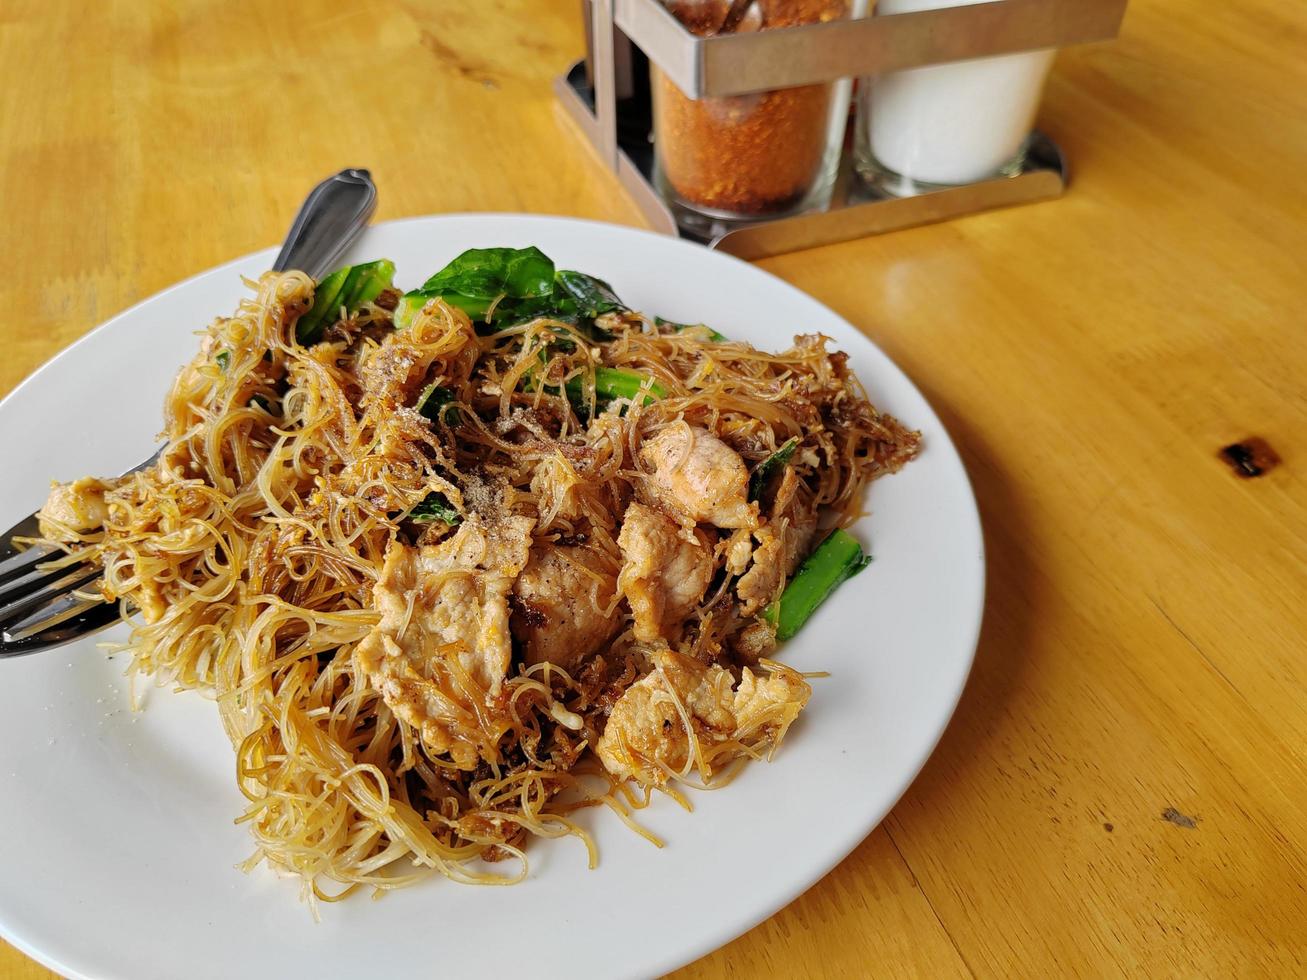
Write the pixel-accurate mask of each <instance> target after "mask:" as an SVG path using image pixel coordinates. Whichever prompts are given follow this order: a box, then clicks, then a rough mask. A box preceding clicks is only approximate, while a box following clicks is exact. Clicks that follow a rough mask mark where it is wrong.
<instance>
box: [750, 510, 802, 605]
mask: <svg viewBox="0 0 1307 980" xmlns="http://www.w3.org/2000/svg"><path fill="white" fill-rule="evenodd" d="M813 531H814V527H813V526H812V525H808V526H806V527H796V526H795V525H793V524H790V523H789V522H787V521H782V522H781V524H780V526H779V529H778V528H777V527H776V526H773V525H767V526H765V527H762V528H759V529H758V531H756V532H755V534H754V536H755V537H756V538H757V539H758V545H757V547H756V548H754V549H753V560H752V562H751V563H750V565H749V570H748V571H747V572H745V573H744V574H743V575H742V576H741V577H740V581H739V582H738V583H737V584H736V586H735V594H736V595H737V596H738V597H739V599H740V615H742V616H753V615H755V614H756V613H758V612H761V611H762V609H763V608H764V607H765V606H766V605H767V604H768V603H769V602H771V601H772V600H773V599H775V598H776V597H777V596H779V595H780V594H781V590H782V589H784V588H785V583H786V582H787V581H788V580H789V577H790V575H792V574H793V573H794V570H795V569H796V568H798V567H799V563H800V562H801V561H802V560H803V557H804V555H805V554H806V553H807V551H808V546H809V545H810V544H812V535H813Z"/></svg>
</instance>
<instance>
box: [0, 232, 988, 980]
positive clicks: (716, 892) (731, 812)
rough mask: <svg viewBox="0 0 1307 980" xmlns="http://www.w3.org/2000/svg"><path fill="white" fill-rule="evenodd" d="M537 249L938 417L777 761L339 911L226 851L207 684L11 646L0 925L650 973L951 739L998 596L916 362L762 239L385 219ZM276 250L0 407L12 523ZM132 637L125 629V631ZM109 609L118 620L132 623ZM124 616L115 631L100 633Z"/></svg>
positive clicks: (228, 969) (402, 962)
mask: <svg viewBox="0 0 1307 980" xmlns="http://www.w3.org/2000/svg"><path fill="white" fill-rule="evenodd" d="M532 244H533V245H538V246H540V248H542V249H543V250H544V251H545V252H546V253H547V254H548V255H550V256H551V257H552V258H553V259H554V260H555V261H557V262H558V263H559V265H560V266H563V267H568V268H576V269H582V270H584V271H587V272H591V273H594V274H595V275H598V276H601V277H603V278H605V279H607V280H609V281H610V282H611V283H612V284H613V286H614V288H615V289H616V291H617V293H618V295H620V296H622V297H623V299H624V300H625V301H626V302H628V303H630V304H631V305H632V306H634V307H635V308H638V309H641V310H644V311H647V312H650V313H658V314H660V315H662V316H665V317H667V318H669V319H673V320H679V321H692V322H700V321H702V322H707V323H709V324H711V325H713V326H714V327H716V328H717V329H719V330H721V331H722V332H723V333H725V334H727V335H729V336H731V337H738V338H742V339H746V340H749V341H751V342H752V343H754V344H755V345H757V346H758V347H763V348H768V349H774V350H779V349H783V348H785V347H787V346H788V345H789V343H790V340H791V338H792V335H793V334H795V333H798V332H812V331H821V332H823V333H826V334H828V335H830V336H831V337H833V338H834V341H835V345H836V346H837V347H838V348H840V349H842V350H845V351H848V352H849V354H850V355H851V357H852V364H853V367H854V368H855V370H856V371H857V373H858V375H859V377H860V378H861V379H862V381H863V382H864V384H865V385H866V387H867V389H868V391H869V392H870V394H871V397H872V399H873V401H874V402H876V403H877V404H878V405H880V406H881V407H883V408H885V409H887V410H889V411H891V412H893V413H894V414H895V415H897V416H899V417H900V418H901V419H903V420H904V421H906V422H908V423H909V424H911V425H914V426H916V427H918V428H920V429H921V431H922V432H923V434H924V437H925V449H924V451H923V452H922V454H921V457H920V458H919V459H918V460H916V461H915V462H913V463H912V464H911V465H909V466H908V467H907V468H906V469H904V470H903V471H902V472H901V473H899V474H898V475H896V476H892V477H888V478H886V479H884V480H881V481H879V482H877V483H875V484H874V485H873V487H872V489H871V492H870V503H871V507H872V514H871V516H870V517H868V518H866V519H864V520H863V521H862V522H861V523H860V524H859V525H858V526H857V528H856V533H857V534H858V535H859V536H860V537H861V538H862V539H863V541H864V542H866V543H869V544H870V547H871V550H872V551H873V552H874V554H875V557H876V560H875V562H873V564H872V565H871V566H870V567H869V568H868V569H867V571H866V572H864V573H863V574H862V575H860V576H859V577H858V578H856V579H853V580H852V581H851V582H849V583H847V584H845V585H844V586H842V587H841V588H840V590H839V591H838V593H837V594H836V596H835V597H834V598H832V599H831V600H830V601H829V602H828V603H827V604H826V605H825V606H823V607H822V609H821V610H820V611H819V612H818V614H817V615H816V616H815V617H814V618H813V620H812V621H811V622H810V623H809V624H808V625H807V626H805V627H804V629H803V631H802V632H801V633H800V634H799V636H798V637H797V638H795V639H794V640H793V641H791V642H790V643H789V644H787V645H786V646H785V648H784V650H783V652H782V654H781V656H782V659H784V660H785V661H786V662H787V663H790V664H792V665H794V666H795V667H798V668H800V669H802V670H829V671H830V673H831V677H830V678H829V679H824V680H822V679H818V680H814V681H813V696H812V700H811V702H810V704H809V706H808V709H807V710H806V711H805V712H804V714H803V716H802V717H801V718H800V720H799V722H798V723H796V724H795V726H794V727H793V729H792V730H791V732H790V735H789V738H788V739H787V740H786V742H785V745H784V747H783V748H782V750H781V751H780V753H779V754H778V755H777V757H776V760H775V761H774V762H773V763H772V764H770V765H753V766H750V767H749V768H748V769H747V770H746V771H745V772H744V774H743V775H742V776H741V777H740V778H739V779H737V780H736V781H735V782H734V783H733V784H732V785H731V786H729V787H728V788H726V789H724V790H722V791H720V792H714V793H699V794H695V795H694V802H695V805H696V810H695V812H694V813H692V814H691V813H686V812H684V811H682V810H681V809H679V808H678V807H677V806H676V805H675V804H674V803H672V802H671V801H670V800H666V799H661V800H657V801H655V803H654V805H653V806H652V807H651V808H650V809H649V810H647V811H645V813H644V815H643V819H644V821H645V822H646V823H647V824H648V825H649V826H650V827H651V828H652V829H653V830H654V831H655V832H656V833H658V834H659V835H660V836H662V837H663V838H664V839H665V840H666V842H667V846H666V847H665V848H664V849H662V850H658V849H656V848H654V847H653V846H651V845H650V844H649V843H647V842H646V841H644V840H643V839H641V838H639V837H637V836H635V835H634V834H632V833H631V832H630V831H628V830H626V829H625V828H624V827H623V826H622V825H621V823H620V822H619V821H618V820H617V819H616V818H615V817H614V816H612V815H611V814H609V813H607V812H606V811H599V810H596V811H593V812H592V814H591V815H590V818H589V826H591V828H592V829H593V831H594V833H595V836H596V838H597V841H598V845H599V849H600V864H599V867H598V869H596V870H594V871H589V870H587V868H586V862H585V853H584V849H583V847H582V846H581V844H580V843H579V842H578V841H576V840H574V839H567V840H560V841H533V842H532V843H531V845H530V848H529V854H530V858H531V874H530V877H529V878H528V880H527V881H525V882H524V883H522V884H521V885H518V886H516V887H512V888H478V887H469V886H461V885H455V884H452V883H450V882H447V881H444V880H442V879H434V880H431V881H429V882H426V883H423V884H421V885H418V886H417V887H414V888H409V889H404V890H401V891H398V892H394V893H392V894H388V895H386V896H385V897H384V898H383V899H381V900H380V901H372V900H370V899H369V898H368V897H367V896H366V895H360V896H356V897H354V898H352V899H350V900H348V901H346V902H344V903H343V904H339V905H328V906H324V907H323V916H322V922H321V923H318V924H315V923H314V922H313V920H312V918H311V916H310V914H309V911H308V909H307V908H306V907H305V906H303V905H301V904H300V903H299V902H298V901H297V898H296V895H297V888H296V883H295V882H293V881H290V880H285V879H280V878H277V877H276V876H274V875H273V874H271V873H269V872H268V871H267V870H266V869H265V868H260V869H259V870H258V871H256V872H255V873H253V874H251V875H245V874H242V873H241V872H240V871H238V870H236V869H235V867H234V865H235V864H236V863H237V862H238V861H240V860H241V859H243V858H244V857H245V856H246V855H247V854H248V853H249V852H250V849H251V848H250V841H249V839H248V838H247V834H246V831H245V830H244V828H243V827H238V826H236V825H234V824H233V823H232V818H234V817H235V816H236V815H237V814H239V813H240V812H241V810H242V803H243V799H242V797H241V795H240V793H239V792H238V791H237V789H236V783H235V778H234V776H235V767H234V765H233V755H232V749H231V746H230V745H229V744H228V742H227V740H226V738H225V736H224V735H223V734H222V730H221V726H220V724H219V721H218V716H217V711H216V709H215V708H214V706H213V705H212V704H211V703H210V702H208V701H206V700H205V699H203V698H202V697H200V696H198V695H196V694H182V695H177V694H174V693H172V692H171V691H169V690H160V689H153V688H151V689H150V690H149V691H148V697H147V698H146V704H145V708H144V710H143V711H142V712H139V713H136V714H133V713H132V711H131V710H130V709H129V707H128V703H127V687H126V681H125V680H124V678H123V676H122V675H123V669H124V668H125V666H126V663H125V658H124V657H123V656H117V657H114V658H113V659H112V660H108V659H106V657H105V656H104V654H103V653H102V652H100V651H98V650H97V649H96V648H95V646H94V641H88V642H83V643H81V644H79V645H77V646H74V647H69V648H65V649H61V650H55V651H51V652H47V653H44V654H38V655H35V656H31V657H27V658H22V659H19V660H14V661H9V662H3V663H0V787H3V791H2V792H0V934H3V935H4V936H5V938H7V939H8V940H9V941H10V942H12V943H14V944H15V945H17V946H18V947H19V948H21V949H23V950H25V951H26V952H27V953H29V954H31V955H32V956H34V957H36V958H37V959H38V960H40V961H42V962H43V963H45V964H46V965H47V966H49V967H51V968H52V969H55V970H58V971H59V972H61V973H63V974H66V975H70V976H75V977H83V976H85V977H97V978H105V977H123V978H132V980H143V978H154V977H158V978H174V977H181V976H186V977H192V978H199V977H217V978H229V977H242V978H244V980H255V978H262V977H278V978H285V977H292V976H308V975H317V976H324V977H327V976H350V977H392V976H411V975H416V974H418V973H419V972H421V973H423V974H437V973H439V974H441V975H446V976H482V975H489V974H492V973H494V974H498V973H502V972H503V971H504V970H506V969H511V970H513V971H516V972H522V971H525V973H526V975H530V976H536V977H552V976H567V977H571V978H581V977H601V976H602V977H611V976H623V975H628V976H649V975H653V974H657V973H661V972H664V971H667V970H671V969H673V968H675V967H677V966H680V965H681V964H684V963H687V962H689V961H690V960H693V959H695V958H696V957H699V956H701V955H703V954H705V953H707V952H709V951H710V950H712V949H714V948H715V947H717V946H720V945H722V944H723V943H725V942H727V941H729V940H730V939H732V938H733V937H735V936H737V935H739V934H740V933H742V932H744V931H745V930H746V929H749V928H750V927H752V926H753V925H755V924H756V923H758V922H760V921H762V920H763V919H764V918H766V917H767V916H769V915H771V914H772V913H773V912H775V911H776V910H777V909H779V908H781V907H782V906H783V905H785V904H786V903H788V902H790V901H791V900H793V899H794V898H795V897H796V896H798V895H799V893H800V892H802V891H803V890H804V889H806V888H807V887H809V886H810V885H811V884H813V882H815V881H816V880H817V879H818V878H820V877H821V876H822V875H824V874H825V873H826V872H827V871H829V870H830V869H831V868H832V867H833V866H834V865H835V864H836V863H837V862H838V861H840V860H841V859H842V858H843V857H844V856H845V855H846V854H847V853H848V852H849V851H850V850H852V848H853V847H854V846H855V845H856V844H857V843H858V842H859V841H860V840H861V839H862V838H863V837H864V836H866V834H867V833H869V832H870V831H871V830H872V829H873V828H874V827H875V826H876V824H877V823H879V822H880V820H881V819H882V818H883V817H884V816H885V814H886V813H887V812H888V811H889V809H890V807H891V806H892V805H893V804H894V802H895V801H896V800H897V799H898V798H899V796H900V794H902V792H903V791H904V790H905V789H906V788H907V786H908V784H909V783H910V782H911V781H912V779H913V777H914V776H915V775H916V773H917V771H918V770H919V769H920V768H921V766H922V764H923V763H924V762H925V760H926V757H927V756H928V755H929V754H930V751H931V749H932V748H933V747H934V745H935V743H936V741H937V740H938V738H939V736H940V734H941V733H942V732H943V730H944V726H945V725H946V724H947V722H948V719H949V716H950V715H951V714H952V712H953V708H954V705H955V704H956V702H957V699H958V696H959V695H960V693H961V691H962V686H963V683H964V682H965V680H966V677H967V672H968V670H969V669H970V666H971V659H972V654H973V651H974V649H975V642H976V636H977V632H978V629H979V624H980V613H981V606H982V602H983V592H984V557H983V554H982V543H981V535H980V525H979V520H978V517H977V513H976V505H975V501H974V499H973V497H972V495H971V489H970V486H969V484H968V482H967V477H966V473H965V472H964V470H963V468H962V464H961V461H960V460H959V459H958V455H957V452H956V451H955V450H954V448H953V445H952V443H951V442H950V441H949V438H948V436H947V435H946V434H945V432H944V428H943V426H942V425H941V424H940V421H939V419H938V418H936V417H935V414H934V412H932V411H931V409H930V406H929V405H927V404H926V402H925V400H924V399H923V398H922V396H921V395H920V393H918V391H917V390H916V389H915V388H914V387H913V386H912V383H911V382H910V381H908V379H907V378H906V377H905V376H904V375H903V373H902V372H901V371H899V369H898V368H897V367H895V366H894V364H893V363H892V362H891V361H890V360H889V359H888V358H887V357H886V356H885V355H884V354H882V353H881V352H880V351H879V350H878V349H877V348H876V347H874V346H873V345H872V344H871V343H870V342H869V341H868V340H867V339H866V338H865V337H863V336H862V334H860V333H859V332H858V331H857V330H855V329H854V328H853V327H851V326H850V325H849V324H847V323H846V322H845V321H843V320H841V319H840V318H839V317H838V316H836V315H835V314H834V313H832V312H831V311H830V310H828V309H826V307H824V306H822V305H821V304H819V303H817V302H816V301H815V300H813V299H812V298H810V297H808V296H806V295H804V294H803V293H801V292H799V291H798V290H797V289H795V288H793V287H792V286H789V285H787V284H786V283H784V282H782V281H780V280H779V279H776V278H774V277H772V276H770V275H768V274H766V273H764V272H762V271H760V270H759V269H756V268H754V267H752V266H750V265H747V264H746V263H744V262H740V261H737V260H736V259H733V258H730V257H728V256H725V255H721V254H719V253H716V252H710V251H707V250H705V249H703V248H700V247H698V246H695V245H690V244H687V243H685V242H682V241H677V240H674V239H671V238H666V237H662V236H658V235H653V234H649V233H646V232H641V231H636V230H632V229H629V228H620V227H615V226H612V225H604V224H595V223H590V222H584V221H576V220H570V219H561V218H548V217H529V216H521V215H454V216H444V217H431V218H418V219H413V220H408V221H399V222H392V223H389V224H385V225H381V226H379V227H376V228H374V229H372V230H370V231H369V232H368V233H367V235H366V236H365V237H364V238H363V240H362V241H361V243H360V244H359V245H358V247H357V248H356V249H355V250H354V252H353V255H352V257H351V261H360V260H363V259H365V258H376V257H380V256H385V257H388V258H391V259H394V260H395V262H396V264H397V265H398V267H399V281H400V284H401V285H404V286H411V285H413V284H416V283H417V282H419V281H420V280H421V279H423V278H425V277H426V276H427V275H429V274H430V273H431V272H433V271H434V270H436V269H438V268H440V266H442V265H443V264H444V263H445V262H446V261H447V260H448V259H450V258H452V257H453V256H454V255H455V254H457V253H458V252H459V251H461V250H462V249H464V248H470V247H473V246H492V245H513V246H524V245H532ZM274 254H275V252H274V250H272V249H269V250H268V251H266V252H261V253H259V254H257V255H251V256H248V257H246V258H243V259H239V260H237V261H235V262H232V263H229V264H227V265H225V266H222V267H221V268H218V269H214V270H212V271H210V272H206V273H204V274H203V275H200V276H196V277H195V278H194V279H190V280H188V281H187V282H184V283H181V284H180V285H178V286H174V287H173V288H172V289H169V290H167V291H165V292H163V293H160V294H159V295H158V296H155V297H153V298H152V299H148V300H146V301H145V302H144V303H141V304H140V305H139V306H136V307H134V308H133V309H131V310H128V311H127V312H126V313H123V314H121V315H120V316H118V317H115V318H114V319H113V320H110V321H109V322H108V323H106V324H105V325H103V326H102V327H100V328H99V329H98V330H96V331H94V332H93V333H91V334H89V335H87V336H86V337H85V338H83V339H82V340H80V341H79V342H78V343H76V344H74V345H73V346H72V347H70V348H69V349H68V350H66V351H64V352H63V353H62V354H60V355H59V356H58V357H56V358H55V359H54V360H53V361H51V362H50V363H49V364H47V365H45V367H43V368H41V370H40V371H38V372H37V373H36V374H35V375H33V376H32V377H31V378H29V379H28V380H27V381H26V382H25V383H24V384H23V385H22V386H21V387H19V388H18V389H17V390H16V391H15V392H14V393H13V394H12V395H10V396H9V398H7V399H6V400H5V401H4V402H3V403H0V459H4V460H5V461H6V466H5V470H6V472H5V475H4V479H3V485H2V486H0V527H3V526H7V525H8V524H9V523H11V522H12V521H14V520H17V519H18V518H19V517H21V516H22V515H24V514H26V513H28V512H29V511H31V510H32V509H33V508H34V507H35V506H37V505H38V504H39V503H40V502H41V501H42V500H43V499H44V497H45V493H46V490H47V488H48V486H49V481H50V480H51V479H52V478H54V479H60V480H67V479H71V478H74V477H78V476H82V475H85V474H105V473H116V472H119V471H121V470H123V469H125V468H126V467H128V466H131V465H133V464H135V463H137V462H138V461H140V460H141V459H144V458H145V457H146V456H148V455H149V454H150V452H151V450H152V449H153V447H154V446H155V438H154V436H155V433H156V432H157V431H158V430H159V428H160V425H161V422H160V413H161V406H162V402H163V397H164V393H165V391H166V390H167V388H168V386H169V384H170V382H171V380H172V378H173V375H174V374H175V372H176V370H177V368H178V367H179V366H180V365H181V364H182V363H183V362H185V361H186V360H188V359H189V358H190V357H191V355H192V353H193V351H194V349H195V345H196V338H195V337H194V336H193V331H195V330H197V329H200V328H202V327H203V326H204V325H205V324H206V323H207V322H208V321H209V319H211V318H212V317H213V316H215V315H218V314H227V313H229V312H230V311H231V310H233V309H234V308H235V306H236V303H237V300H238V299H239V297H240V296H241V295H242V293H243V287H242V285H241V282H240V276H241V275H248V276H256V275H257V274H258V273H259V272H261V271H262V270H263V269H265V268H266V267H267V266H268V265H269V264H271V260H272V258H273V255H274ZM118 630H121V627H119V628H118ZM120 635H121V634H120V633H119V632H117V631H115V632H114V633H111V634H105V637H108V638H120ZM102 638H104V637H102Z"/></svg>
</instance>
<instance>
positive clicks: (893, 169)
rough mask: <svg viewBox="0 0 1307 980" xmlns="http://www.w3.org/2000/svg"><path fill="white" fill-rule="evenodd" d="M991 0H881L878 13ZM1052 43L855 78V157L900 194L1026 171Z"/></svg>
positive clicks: (877, 181) (864, 170)
mask: <svg viewBox="0 0 1307 980" xmlns="http://www.w3.org/2000/svg"><path fill="white" fill-rule="evenodd" d="M983 2H985V0H879V2H878V3H877V4H876V14H877V16H885V15H889V14H904V13H911V12H915V11H918V10H930V9H935V8H940V7H961V6H966V5H968V4H973V3H983ZM1054 53H1055V52H1054V51H1052V50H1043V51H1024V52H1021V53H1019V54H1008V55H998V56H995V57H989V58H978V59H975V60H972V61H960V62H954V63H951V64H943V65H930V66H927V67H923V68H911V69H908V70H906V71H898V72H893V73H891V74H888V75H881V76H877V77H873V78H864V79H862V80H861V82H860V83H859V89H860V92H859V101H858V120H857V128H856V134H855V142H854V157H855V162H856V164H857V167H858V171H859V172H860V173H861V174H862V176H863V177H864V178H865V179H867V180H868V181H869V182H870V183H871V184H873V186H875V187H877V188H878V189H880V190H882V191H884V192H886V193H889V194H893V195H898V196H904V195H909V194H915V193H919V192H922V191H929V190H936V189H938V188H940V187H949V186H956V185H959V184H969V183H973V182H975V181H978V180H986V179H989V178H993V177H1003V176H1012V175H1014V174H1017V173H1019V172H1020V171H1021V167H1022V164H1023V163H1024V160H1025V150H1026V144H1027V141H1028V138H1029V136H1030V130H1031V126H1032V125H1033V124H1034V118H1035V112H1036V110H1037V109H1038V108H1039V98H1040V94H1041V92H1042V91H1043V88H1044V80H1045V79H1046V78H1047V77H1048V70H1049V67H1050V66H1051V65H1052V63H1053V55H1054Z"/></svg>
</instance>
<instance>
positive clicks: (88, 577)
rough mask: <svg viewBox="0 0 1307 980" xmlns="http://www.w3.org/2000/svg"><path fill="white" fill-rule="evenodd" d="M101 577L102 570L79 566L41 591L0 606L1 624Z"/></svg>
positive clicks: (46, 585) (33, 591) (36, 590)
mask: <svg viewBox="0 0 1307 980" xmlns="http://www.w3.org/2000/svg"><path fill="white" fill-rule="evenodd" d="M99 577H100V569H98V568H93V567H91V566H89V565H78V566H77V567H76V568H74V569H73V571H71V572H68V573H67V574H65V575H62V576H60V577H58V578H56V579H54V580H53V581H50V582H47V583H46V584H44V585H42V586H41V588H39V589H33V590H32V591H30V592H27V593H26V594H24V595H21V596H19V597H18V598H16V599H13V600H11V601H10V602H8V603H6V604H5V605H3V606H0V623H7V622H9V621H10V620H12V619H15V618H17V617H18V616H20V615H22V614H23V613H25V612H27V611H28V610H29V609H32V608H34V607H36V606H40V605H43V604H44V603H46V602H49V601H50V600H51V599H57V598H59V597H60V596H62V595H64V594H65V593H68V592H72V591H73V590H74V589H80V588H81V587H82V586H84V585H90V584H91V583H92V582H94V581H95V580H96V579H97V578H99Z"/></svg>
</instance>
